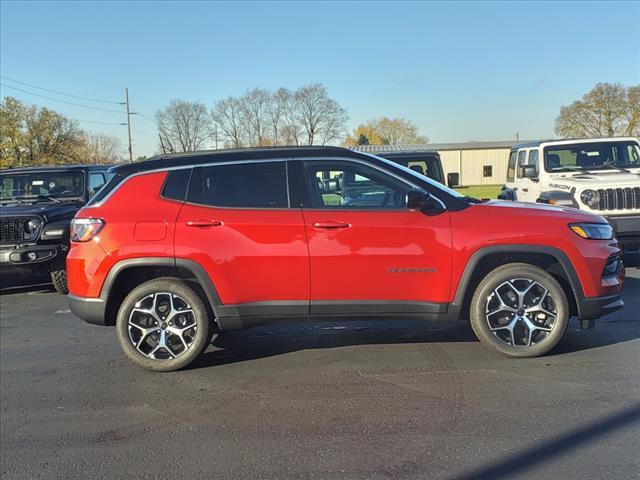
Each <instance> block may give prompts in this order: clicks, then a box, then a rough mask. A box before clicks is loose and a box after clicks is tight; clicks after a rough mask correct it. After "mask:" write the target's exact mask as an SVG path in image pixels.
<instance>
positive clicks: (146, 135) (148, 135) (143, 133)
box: [131, 128, 156, 138]
mask: <svg viewBox="0 0 640 480" xmlns="http://www.w3.org/2000/svg"><path fill="white" fill-rule="evenodd" d="M131 130H133V131H134V132H136V133H139V134H140V135H144V136H145V137H150V138H156V136H155V135H150V134H148V133H146V132H141V131H140V130H137V129H135V128H132V129H131Z"/></svg>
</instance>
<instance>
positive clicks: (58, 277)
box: [49, 270, 69, 295]
mask: <svg viewBox="0 0 640 480" xmlns="http://www.w3.org/2000/svg"><path fill="white" fill-rule="evenodd" d="M49 273H50V274H51V283H53V288H54V289H55V290H56V292H58V293H62V294H63V295H66V294H67V293H69V287H68V286H67V271H66V270H51V272H49Z"/></svg>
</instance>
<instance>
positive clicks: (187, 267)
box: [100, 257, 221, 326]
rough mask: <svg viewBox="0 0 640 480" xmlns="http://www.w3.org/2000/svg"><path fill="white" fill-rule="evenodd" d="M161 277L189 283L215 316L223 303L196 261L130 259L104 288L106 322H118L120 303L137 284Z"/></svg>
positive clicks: (120, 264) (117, 268)
mask: <svg viewBox="0 0 640 480" xmlns="http://www.w3.org/2000/svg"><path fill="white" fill-rule="evenodd" d="M160 277H175V278H179V279H181V280H183V281H185V282H187V283H189V284H190V285H191V286H192V287H194V289H195V290H196V291H197V292H198V293H199V294H200V296H201V297H202V299H203V301H204V302H205V305H206V306H207V307H208V308H210V310H211V313H212V315H213V316H214V317H215V316H216V310H217V308H218V306H220V305H221V302H220V296H219V295H218V292H217V290H216V288H215V286H214V284H213V282H212V281H211V278H209V275H208V274H207V272H206V271H205V270H204V269H203V268H202V267H201V266H200V265H199V264H198V263H196V262H195V261H193V260H188V259H182V258H177V259H176V258H172V257H148V258H130V259H126V260H121V261H119V262H118V263H116V264H115V265H114V266H113V267H112V268H111V270H110V271H109V273H108V275H107V277H106V279H105V281H104V283H103V285H102V289H101V290H100V298H102V299H103V300H104V302H105V318H104V324H105V325H110V326H113V325H115V320H116V316H117V314H118V308H119V307H120V304H121V303H122V301H123V300H124V298H125V297H126V296H127V294H128V293H129V292H130V291H131V290H132V289H133V288H135V287H136V286H138V285H140V284H141V283H144V282H146V281H148V280H152V279H154V278H160Z"/></svg>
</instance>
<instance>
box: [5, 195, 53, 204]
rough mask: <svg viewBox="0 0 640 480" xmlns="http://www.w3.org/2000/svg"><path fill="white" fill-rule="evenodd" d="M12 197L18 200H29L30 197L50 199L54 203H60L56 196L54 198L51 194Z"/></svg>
mask: <svg viewBox="0 0 640 480" xmlns="http://www.w3.org/2000/svg"><path fill="white" fill-rule="evenodd" d="M14 198H16V199H18V200H30V199H33V200H50V201H52V202H55V203H62V202H61V201H60V200H58V199H57V198H55V197H52V196H50V195H43V194H38V195H22V196H20V197H14Z"/></svg>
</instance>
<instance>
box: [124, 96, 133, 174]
mask: <svg viewBox="0 0 640 480" xmlns="http://www.w3.org/2000/svg"><path fill="white" fill-rule="evenodd" d="M124 96H125V103H126V104H127V130H128V131H129V163H133V150H132V149H131V115H132V114H131V112H130V111H129V89H128V88H125V89H124Z"/></svg>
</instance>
